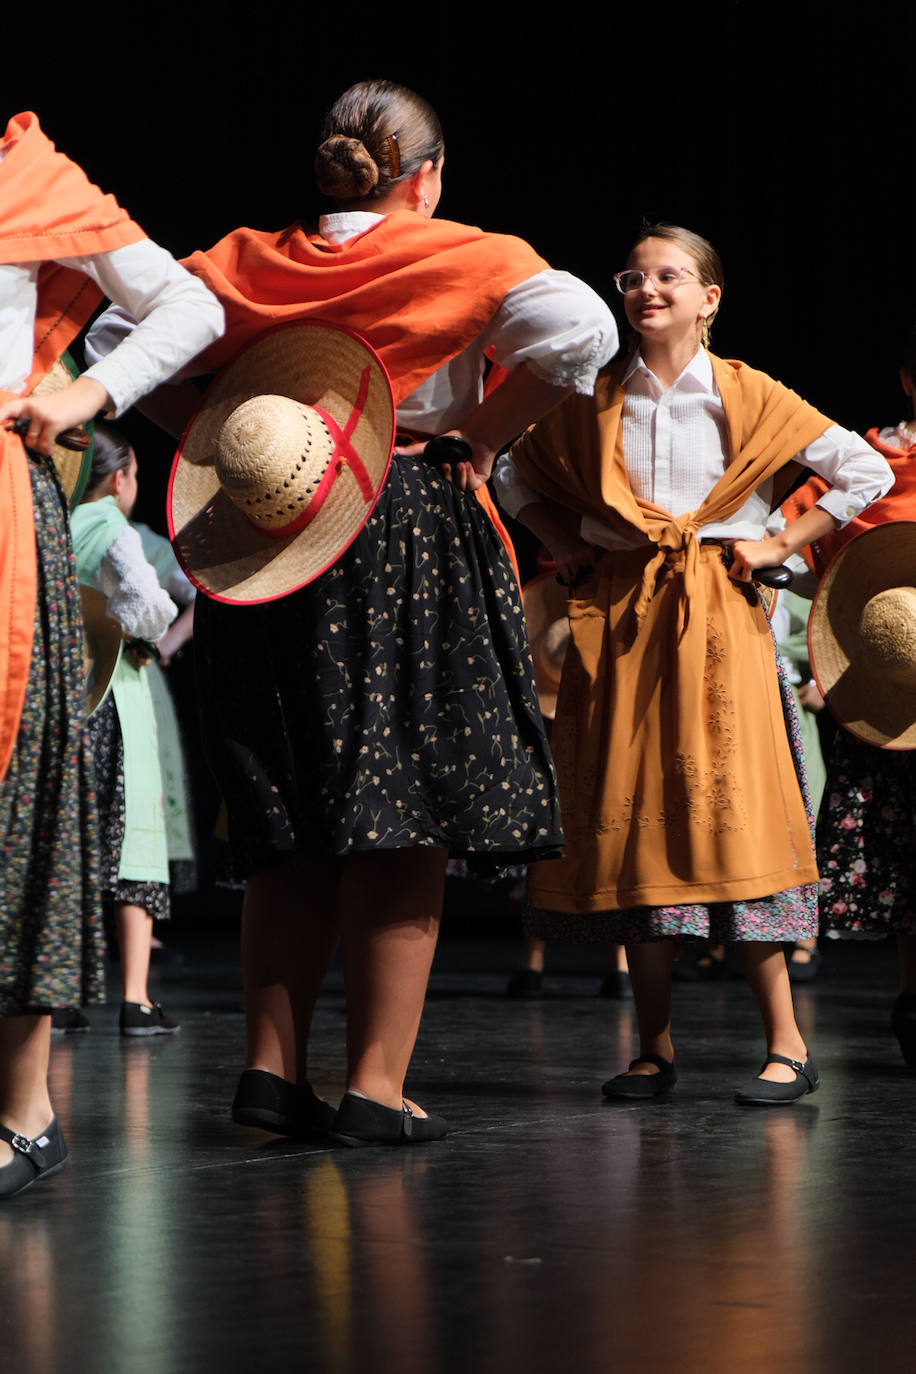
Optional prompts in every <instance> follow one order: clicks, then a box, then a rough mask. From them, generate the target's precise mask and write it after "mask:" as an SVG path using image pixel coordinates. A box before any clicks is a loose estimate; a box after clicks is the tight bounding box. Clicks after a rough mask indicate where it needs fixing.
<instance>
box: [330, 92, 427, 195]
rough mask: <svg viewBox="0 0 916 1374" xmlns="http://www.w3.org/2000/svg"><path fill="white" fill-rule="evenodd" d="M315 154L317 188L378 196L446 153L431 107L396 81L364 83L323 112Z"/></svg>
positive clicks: (337, 193) (338, 192) (348, 193)
mask: <svg viewBox="0 0 916 1374" xmlns="http://www.w3.org/2000/svg"><path fill="white" fill-rule="evenodd" d="M321 139H322V141H321V144H320V146H319V148H318V152H317V153H316V155H315V181H316V183H317V185H318V189H319V191H321V193H322V194H323V195H325V196H330V197H332V198H333V199H334V200H338V201H342V202H348V201H354V200H365V199H368V200H379V199H381V197H382V196H384V195H387V193H388V192H389V191H390V190H391V188H392V187H393V186H394V185H395V184H396V183H397V182H399V181H404V180H406V179H407V178H408V177H411V176H413V174H414V172H416V171H417V170H418V169H419V168H420V167H422V166H423V163H424V162H427V161H429V162H432V163H437V162H438V161H439V159H440V158H441V156H442V151H443V147H444V144H443V139H442V127H441V125H440V124H439V119H438V116H437V114H436V112H435V110H434V109H433V108H432V106H431V105H428V104H427V102H426V101H425V100H424V99H423V98H422V96H419V95H416V94H415V93H414V92H413V91H410V90H408V89H407V87H406V86H398V85H397V84H396V83H395V82H394V81H361V82H359V83H358V85H356V86H351V87H350V89H349V90H348V91H344V93H343V95H342V96H339V97H338V99H337V100H335V102H334V104H333V105H332V106H331V108H330V110H328V113H327V114H326V115H325V118H324V123H323V124H322V128H321Z"/></svg>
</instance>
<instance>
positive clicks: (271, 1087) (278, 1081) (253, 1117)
mask: <svg viewBox="0 0 916 1374" xmlns="http://www.w3.org/2000/svg"><path fill="white" fill-rule="evenodd" d="M232 1120H233V1121H235V1122H237V1123H238V1125H239V1126H257V1127H258V1129H259V1130H262V1131H273V1133H274V1134H275V1135H290V1136H295V1137H296V1138H297V1139H299V1140H315V1139H318V1138H320V1137H322V1136H326V1135H327V1133H328V1131H329V1130H330V1129H331V1126H332V1124H333V1122H334V1108H333V1107H332V1106H331V1104H330V1102H325V1101H324V1100H323V1099H322V1098H320V1097H317V1096H316V1095H315V1093H314V1092H313V1091H312V1085H311V1083H309V1082H308V1081H306V1082H305V1083H290V1082H288V1081H287V1079H285V1078H280V1077H279V1076H278V1075H277V1074H275V1073H268V1072H267V1070H266V1069H246V1070H245V1072H244V1073H243V1074H242V1076H241V1078H240V1079H239V1085H238V1087H237V1088H236V1090H235V1097H234V1099H233V1102H232Z"/></svg>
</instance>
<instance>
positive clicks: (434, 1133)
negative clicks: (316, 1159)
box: [328, 1093, 448, 1148]
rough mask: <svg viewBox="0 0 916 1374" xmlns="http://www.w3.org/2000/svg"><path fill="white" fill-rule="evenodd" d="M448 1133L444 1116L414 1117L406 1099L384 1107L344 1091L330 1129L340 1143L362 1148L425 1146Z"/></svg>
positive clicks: (333, 1138)
mask: <svg viewBox="0 0 916 1374" xmlns="http://www.w3.org/2000/svg"><path fill="white" fill-rule="evenodd" d="M447 1134H448V1126H447V1125H446V1123H445V1122H444V1121H443V1120H442V1117H441V1116H414V1114H413V1112H412V1111H411V1110H410V1108H409V1107H408V1105H407V1103H406V1102H405V1103H404V1105H403V1107H402V1108H401V1110H400V1111H398V1109H397V1107H383V1106H382V1104H381V1102H371V1101H370V1100H369V1098H368V1097H355V1096H354V1095H353V1093H345V1094H344V1096H343V1098H342V1099H341V1103H340V1110H339V1111H338V1113H337V1115H336V1116H335V1118H334V1125H333V1128H332V1129H331V1130H330V1131H329V1132H328V1135H329V1136H330V1138H331V1140H333V1141H336V1143H337V1144H338V1145H350V1146H352V1147H354V1148H360V1147H362V1146H365V1145H424V1144H426V1142H427V1141H430V1140H441V1139H442V1137H443V1136H444V1135H447Z"/></svg>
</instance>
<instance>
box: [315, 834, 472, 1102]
mask: <svg viewBox="0 0 916 1374" xmlns="http://www.w3.org/2000/svg"><path fill="white" fill-rule="evenodd" d="M446 858H447V853H446V851H445V850H444V849H431V848H417V849H390V850H377V851H374V852H372V853H363V854H353V855H351V856H350V857H348V858H347V859H346V860H345V861H344V865H343V872H342V876H341V885H340V911H341V943H342V952H343V965H344V981H345V985H346V990H347V1089H348V1091H353V1092H356V1093H361V1094H362V1095H363V1096H364V1097H368V1098H370V1099H371V1100H372V1101H374V1102H380V1103H382V1105H383V1106H385V1107H397V1108H399V1107H400V1106H401V1103H402V1101H403V1100H404V1078H405V1076H406V1074H407V1067H408V1065H409V1063H410V1056H411V1054H412V1053H413V1047H414V1043H415V1041H416V1038H417V1031H418V1030H419V1027H420V1017H421V1015H422V1012H423V1002H424V999H425V997H426V985H427V982H428V980H429V970H430V967H431V965H432V961H433V955H434V954H435V952H436V940H437V938H438V934H439V918H440V914H441V911H442V892H443V885H444V882H445V862H446ZM410 1105H411V1107H413V1105H414V1104H413V1103H411V1104H410ZM416 1114H417V1115H420V1116H422V1115H423V1114H424V1113H422V1112H420V1111H418V1112H417V1113H416Z"/></svg>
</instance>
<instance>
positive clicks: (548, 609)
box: [522, 572, 570, 720]
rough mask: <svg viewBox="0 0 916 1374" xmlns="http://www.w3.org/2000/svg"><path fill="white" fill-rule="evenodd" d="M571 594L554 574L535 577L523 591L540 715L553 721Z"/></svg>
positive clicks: (566, 634) (567, 643) (567, 639)
mask: <svg viewBox="0 0 916 1374" xmlns="http://www.w3.org/2000/svg"><path fill="white" fill-rule="evenodd" d="M568 598H569V593H568V592H567V590H566V588H565V587H562V586H561V585H560V583H559V582H558V581H557V579H556V576H555V574H554V573H552V572H547V573H542V574H541V576H540V577H534V578H532V580H531V581H530V582H528V583H526V585H525V586H524V587H523V588H522V606H523V608H524V611H525V622H526V624H527V626H528V638H529V640H530V641H531V657H532V660H533V662H534V684H535V686H536V687H537V690H538V700H539V701H540V703H541V715H542V716H544V717H545V718H546V719H547V720H552V719H553V717H554V716H555V715H556V710H557V692H558V691H559V687H560V675H561V673H562V672H563V662H564V660H565V658H566V650H567V647H568V645H569V640H570V631H569V616H568V615H567V604H568Z"/></svg>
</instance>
